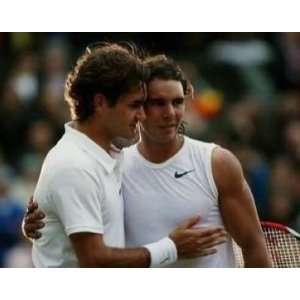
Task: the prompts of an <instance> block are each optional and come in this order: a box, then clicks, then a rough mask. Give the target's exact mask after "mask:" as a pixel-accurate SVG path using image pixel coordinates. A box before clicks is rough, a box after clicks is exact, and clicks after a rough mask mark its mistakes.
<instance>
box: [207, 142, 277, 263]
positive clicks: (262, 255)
mask: <svg viewBox="0 0 300 300" xmlns="http://www.w3.org/2000/svg"><path fill="white" fill-rule="evenodd" d="M212 169H213V175H214V179H215V182H216V185H217V188H218V193H219V206H220V210H221V215H222V217H223V220H224V224H225V228H226V229H227V231H228V232H229V234H230V235H231V236H232V237H233V239H234V240H235V241H236V242H237V244H238V245H239V246H240V247H241V249H242V252H243V257H244V261H245V267H271V266H272V263H271V258H270V256H269V254H268V252H267V248H266V244H265V239H264V235H263V232H262V229H261V226H260V222H259V218H258V215H257V211H256V207H255V203H254V199H253V196H252V193H251V191H250V188H249V186H248V184H247V182H246V180H245V178H244V175H243V171H242V168H241V165H240V163H239V161H238V160H237V158H236V157H235V156H234V155H233V154H232V153H231V152H229V151H228V150H225V149H223V148H220V147H218V148H216V149H215V150H214V151H213V155H212Z"/></svg>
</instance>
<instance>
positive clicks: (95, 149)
mask: <svg viewBox="0 0 300 300" xmlns="http://www.w3.org/2000/svg"><path fill="white" fill-rule="evenodd" d="M71 123H72V122H68V123H66V124H65V134H66V135H67V136H68V137H69V138H70V139H71V140H72V141H73V142H75V143H76V144H77V145H78V146H79V147H80V148H81V149H82V150H83V151H85V152H87V153H88V154H89V155H91V156H92V157H93V158H94V159H95V160H97V161H98V162H99V163H100V164H101V165H102V166H103V167H104V169H105V170H106V171H107V172H108V173H111V172H112V171H113V170H114V169H115V167H116V166H117V165H118V159H115V158H113V157H111V156H110V155H109V154H108V153H107V152H106V151H105V150H104V149H103V148H102V147H101V146H99V145H98V144H96V143H95V142H94V141H93V140H92V139H90V138H89V137H88V136H87V135H85V134H84V133H82V132H80V131H78V130H77V129H75V128H73V127H71Z"/></svg>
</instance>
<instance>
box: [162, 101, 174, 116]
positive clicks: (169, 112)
mask: <svg viewBox="0 0 300 300" xmlns="http://www.w3.org/2000/svg"><path fill="white" fill-rule="evenodd" d="M174 115H175V109H174V106H173V105H172V104H168V105H166V107H165V110H164V117H173V116H174Z"/></svg>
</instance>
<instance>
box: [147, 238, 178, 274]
mask: <svg viewBox="0 0 300 300" xmlns="http://www.w3.org/2000/svg"><path fill="white" fill-rule="evenodd" d="M143 247H145V248H147V249H148V251H149V252H150V257H151V263H150V267H151V268H159V267H164V266H167V265H169V264H171V263H174V262H176V261H177V248H176V245H175V243H174V242H173V241H172V240H171V239H170V238H168V237H165V238H163V239H161V240H159V241H158V242H155V243H151V244H147V245H144V246H143Z"/></svg>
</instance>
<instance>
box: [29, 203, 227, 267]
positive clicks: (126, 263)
mask: <svg viewBox="0 0 300 300" xmlns="http://www.w3.org/2000/svg"><path fill="white" fill-rule="evenodd" d="M28 208H29V209H28V212H27V214H26V215H25V218H24V234H25V235H26V236H27V237H31V238H34V239H38V238H39V237H40V233H39V231H38V229H39V228H40V226H44V223H43V216H44V213H43V212H42V211H41V210H39V209H38V206H37V203H32V202H30V203H29V205H28ZM198 222H199V218H198V217H192V218H190V219H188V220H186V221H184V222H182V223H181V224H179V225H178V227H177V228H175V229H174V230H173V231H172V232H171V233H170V236H169V237H170V239H171V240H172V241H173V242H174V244H175V245H176V249H177V254H178V258H193V257H199V256H206V255H210V254H213V253H215V252H216V251H217V250H216V248H215V246H217V245H219V244H221V243H224V242H225V241H226V233H225V231H224V229H223V228H222V227H218V226H217V227H209V228H193V226H194V225H195V224H197V223H198ZM41 224H42V225H41ZM70 239H71V242H72V244H73V247H74V250H75V252H76V255H77V257H78V260H79V264H80V266H82V267H89V266H90V267H92V266H93V267H147V266H149V265H150V259H149V257H150V256H149V252H148V250H147V249H146V248H144V247H140V248H135V249H130V248H113V247H108V246H106V245H105V243H104V242H103V238H102V235H100V234H93V233H88V232H85V233H76V234H72V235H70Z"/></svg>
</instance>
